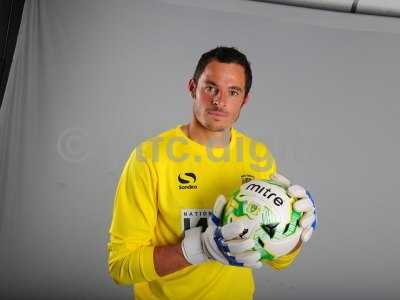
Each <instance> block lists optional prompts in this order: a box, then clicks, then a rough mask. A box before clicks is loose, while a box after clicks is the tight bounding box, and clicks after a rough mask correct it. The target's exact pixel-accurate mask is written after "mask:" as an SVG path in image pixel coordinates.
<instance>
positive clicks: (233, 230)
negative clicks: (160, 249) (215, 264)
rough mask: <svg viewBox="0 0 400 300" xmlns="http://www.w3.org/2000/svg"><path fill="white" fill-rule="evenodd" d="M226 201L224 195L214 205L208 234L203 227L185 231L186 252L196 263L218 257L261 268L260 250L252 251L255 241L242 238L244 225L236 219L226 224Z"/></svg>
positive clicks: (228, 262) (235, 264)
mask: <svg viewBox="0 0 400 300" xmlns="http://www.w3.org/2000/svg"><path fill="white" fill-rule="evenodd" d="M225 204H226V200H225V197H224V196H223V195H220V196H219V197H218V198H217V200H216V202H215V204H214V208H213V212H212V215H211V216H210V217H209V218H208V220H207V224H208V227H207V229H206V231H205V232H204V233H202V232H201V227H195V228H191V229H189V230H186V231H185V237H184V239H183V241H182V243H181V247H182V252H183V255H184V256H185V258H186V260H187V261H188V262H189V263H191V264H193V265H196V264H199V263H202V262H205V261H208V260H217V261H219V262H221V263H223V264H225V265H232V266H245V267H252V268H257V269H258V268H261V267H262V263H261V262H260V258H261V255H260V253H259V252H257V251H254V250H251V249H252V248H253V247H254V245H255V242H254V241H253V240H250V239H241V237H240V234H242V232H243V230H244V225H243V224H242V223H241V222H239V221H233V222H231V223H229V224H226V225H223V226H222V212H223V209H224V207H225Z"/></svg>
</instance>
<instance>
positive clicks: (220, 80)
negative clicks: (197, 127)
mask: <svg viewBox="0 0 400 300" xmlns="http://www.w3.org/2000/svg"><path fill="white" fill-rule="evenodd" d="M245 81H246V80H245V72H244V68H243V67H242V66H241V65H238V64H235V63H221V62H218V61H215V60H213V61H211V62H210V63H208V65H207V66H206V68H205V69H204V71H203V73H202V74H201V76H200V78H199V80H198V82H197V84H196V83H195V82H194V81H193V79H192V80H190V81H189V91H190V92H191V94H192V97H193V100H194V103H193V113H194V116H195V118H196V119H197V121H198V122H199V123H200V124H201V125H203V126H204V127H205V128H207V129H208V130H211V131H223V130H224V129H227V128H230V127H231V126H232V124H233V123H234V122H235V121H236V120H237V119H238V118H239V115H240V110H241V108H242V106H243V105H244V104H245V103H246V102H247V100H248V95H247V97H245Z"/></svg>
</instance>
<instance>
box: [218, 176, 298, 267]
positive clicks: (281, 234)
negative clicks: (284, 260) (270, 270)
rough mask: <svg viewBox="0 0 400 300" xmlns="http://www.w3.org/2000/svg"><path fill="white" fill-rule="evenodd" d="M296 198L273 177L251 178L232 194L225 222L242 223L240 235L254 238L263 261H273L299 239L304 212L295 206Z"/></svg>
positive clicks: (256, 248) (255, 247)
mask: <svg viewBox="0 0 400 300" xmlns="http://www.w3.org/2000/svg"><path fill="white" fill-rule="evenodd" d="M295 200H296V199H295V198H293V197H291V196H290V195H289V194H288V193H287V189H286V188H285V187H283V186H281V185H279V184H278V183H276V182H274V181H272V180H252V181H249V182H247V183H245V184H243V185H242V186H241V187H240V188H239V189H236V190H235V191H234V192H233V193H232V194H231V196H230V197H229V199H228V202H227V205H226V206H225V209H224V212H223V215H222V222H223V224H224V225H225V224H227V223H230V222H232V221H240V222H243V223H244V224H245V229H244V230H243V232H242V234H241V235H240V237H241V238H243V239H245V238H250V239H253V240H254V241H255V246H254V249H253V250H256V251H259V252H260V254H261V261H264V262H265V261H271V260H274V259H276V258H278V257H280V256H282V255H285V254H287V253H289V252H290V251H292V250H293V249H294V248H295V247H296V245H297V243H298V242H299V240H300V234H301V228H300V226H299V224H298V222H299V219H300V217H301V215H302V213H300V212H297V211H295V210H293V209H292V205H293V202H294V201H295Z"/></svg>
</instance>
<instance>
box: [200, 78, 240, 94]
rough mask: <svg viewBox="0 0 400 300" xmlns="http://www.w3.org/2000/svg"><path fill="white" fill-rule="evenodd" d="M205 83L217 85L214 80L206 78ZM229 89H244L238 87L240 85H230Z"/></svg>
mask: <svg viewBox="0 0 400 300" xmlns="http://www.w3.org/2000/svg"><path fill="white" fill-rule="evenodd" d="M205 83H206V84H211V85H215V86H217V84H216V83H215V82H214V81H212V80H206V81H205ZM229 89H231V90H235V91H239V92H243V89H242V88H240V87H238V86H230V87H229Z"/></svg>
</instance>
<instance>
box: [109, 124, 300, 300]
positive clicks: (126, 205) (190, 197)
mask: <svg viewBox="0 0 400 300" xmlns="http://www.w3.org/2000/svg"><path fill="white" fill-rule="evenodd" d="M209 149H210V148H207V147H206V146H204V145H200V144H198V143H196V142H194V141H192V140H190V139H189V138H187V137H186V135H185V134H184V133H183V131H182V130H181V126H178V127H176V128H174V129H171V130H168V131H165V132H163V133H161V134H160V135H158V136H157V137H155V138H152V139H149V140H147V141H145V142H144V143H142V144H141V145H140V146H139V147H137V148H136V149H134V151H133V152H132V154H131V155H130V157H129V159H128V161H127V162H126V164H125V167H124V169H123V172H122V175H121V178H120V180H119V183H118V187H117V190H116V195H115V200H114V211H113V219H112V223H111V228H110V241H109V243H108V250H109V259H108V264H109V272H110V275H111V277H112V278H113V280H114V281H115V282H117V283H119V284H133V285H134V292H135V299H146V300H151V299H174V300H179V299H191V300H196V299H202V300H207V299H209V300H214V299H219V300H221V299H236V300H242V299H252V298H253V293H254V281H253V275H252V271H251V269H249V268H242V267H232V266H225V265H222V264H220V263H219V262H216V261H210V262H206V263H203V264H200V265H197V266H190V267H187V268H185V269H182V270H180V271H178V272H175V273H172V274H169V275H166V276H163V277H160V276H158V274H157V273H156V271H155V268H154V261H153V251H154V247H155V246H159V245H168V244H177V243H179V242H180V241H181V239H182V236H183V232H184V230H185V229H188V226H190V227H193V226H196V225H197V226H198V225H201V224H204V221H205V220H206V218H207V216H208V215H209V213H210V212H211V210H212V207H213V205H214V201H215V199H216V197H217V196H218V195H219V194H221V193H222V194H224V195H225V196H228V195H229V194H230V193H231V192H232V191H233V190H234V189H235V188H237V187H239V186H240V185H241V184H242V183H243V182H244V181H245V180H247V181H248V180H250V179H252V178H269V177H270V176H271V175H272V174H273V173H275V172H276V164H275V161H274V158H273V157H272V155H271V154H270V152H269V150H268V148H267V147H266V146H265V145H264V144H262V143H256V142H255V141H254V140H252V139H251V138H249V137H248V136H246V135H244V134H243V133H241V132H239V131H237V130H236V129H232V130H231V141H230V143H229V146H227V147H226V148H222V147H221V148H213V150H212V151H211V152H210V150H209ZM193 174H194V175H193ZM201 218H202V219H201ZM299 250H300V249H298V250H297V251H295V252H293V253H292V254H291V255H287V256H285V257H282V258H280V259H279V260H277V261H274V262H273V263H271V265H272V267H273V268H274V269H277V270H280V269H283V268H285V267H287V266H289V265H290V264H291V263H292V262H293V260H294V258H295V257H296V256H297V255H298V253H299Z"/></svg>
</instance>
